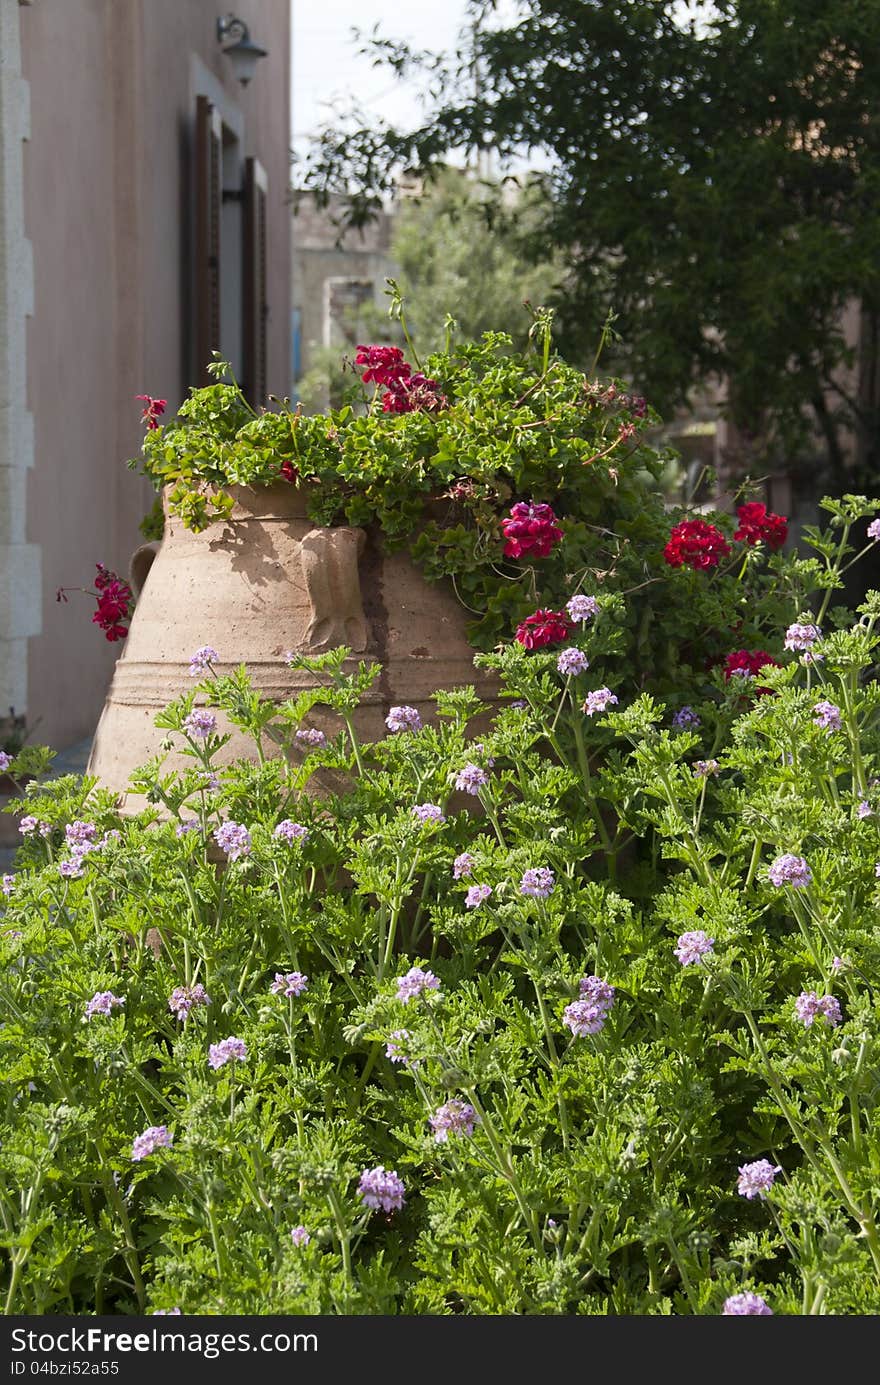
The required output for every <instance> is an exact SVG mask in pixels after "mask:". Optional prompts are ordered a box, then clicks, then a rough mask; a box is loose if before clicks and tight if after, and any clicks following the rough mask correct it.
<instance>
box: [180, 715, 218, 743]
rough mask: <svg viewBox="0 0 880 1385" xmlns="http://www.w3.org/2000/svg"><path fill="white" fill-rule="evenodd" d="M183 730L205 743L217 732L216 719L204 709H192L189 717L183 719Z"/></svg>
mask: <svg viewBox="0 0 880 1385" xmlns="http://www.w3.org/2000/svg"><path fill="white" fill-rule="evenodd" d="M183 729H184V731H186V732H187V733H188V734H189V735H190V736H198V737H199V738H200V739H201V740H203V741H206V740H207V739H208V737H209V736H213V734H214V732H215V731H216V730H217V718H216V717H215V716H214V713H213V712H209V711H208V710H207V708H206V707H194V708H193V710H192V711H191V712H190V714H189V716H188V717H184V719H183Z"/></svg>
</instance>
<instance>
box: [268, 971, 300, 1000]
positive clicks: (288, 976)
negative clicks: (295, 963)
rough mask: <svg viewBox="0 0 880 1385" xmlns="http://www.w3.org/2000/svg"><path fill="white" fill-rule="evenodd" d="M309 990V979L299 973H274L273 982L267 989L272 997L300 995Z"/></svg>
mask: <svg viewBox="0 0 880 1385" xmlns="http://www.w3.org/2000/svg"><path fill="white" fill-rule="evenodd" d="M308 988H309V978H308V977H307V976H305V975H304V974H303V973H302V972H301V971H287V972H284V971H276V973H275V980H274V981H273V982H272V985H271V986H270V987H269V990H270V991H271V992H272V994H273V995H285V996H288V997H289V996H296V995H302V993H303V991H307V990H308Z"/></svg>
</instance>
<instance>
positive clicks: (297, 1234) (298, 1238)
mask: <svg viewBox="0 0 880 1385" xmlns="http://www.w3.org/2000/svg"><path fill="white" fill-rule="evenodd" d="M290 1239H291V1240H292V1241H293V1244H294V1245H295V1246H296V1248H297V1250H299V1249H300V1247H301V1246H307V1245H308V1243H309V1241H310V1240H311V1239H312V1238H311V1236H310V1235H309V1231H308V1228H307V1227H305V1226H295V1227H293V1229H292V1230H291V1233H290Z"/></svg>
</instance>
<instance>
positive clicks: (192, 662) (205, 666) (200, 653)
mask: <svg viewBox="0 0 880 1385" xmlns="http://www.w3.org/2000/svg"><path fill="white" fill-rule="evenodd" d="M219 658H220V655H219V654H218V653H217V651H216V649H212V648H211V646H210V645H209V644H203V645H202V647H201V648H200V649H197V650H196V652H195V654H190V656H189V676H190V678H200V677H201V676H202V674H203V673H210V671H211V665H212V664H216V662H217V660H218V659H219Z"/></svg>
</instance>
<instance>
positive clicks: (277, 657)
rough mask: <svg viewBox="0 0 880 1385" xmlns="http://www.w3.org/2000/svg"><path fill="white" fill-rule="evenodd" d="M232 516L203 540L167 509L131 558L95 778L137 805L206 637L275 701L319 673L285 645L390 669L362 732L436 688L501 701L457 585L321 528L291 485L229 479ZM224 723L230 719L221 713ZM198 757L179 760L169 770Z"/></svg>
mask: <svg viewBox="0 0 880 1385" xmlns="http://www.w3.org/2000/svg"><path fill="white" fill-rule="evenodd" d="M232 490H233V494H234V496H235V500H236V504H235V508H234V509H233V511H232V513H231V516H230V519H229V520H228V521H227V522H225V523H221V522H218V523H216V524H213V525H211V526H210V527H209V528H208V529H206V530H205V531H204V532H203V533H201V534H193V533H191V532H190V531H189V530H188V529H185V528H184V526H183V524H182V523H181V521H180V520H179V519H177V518H173V517H171V516H169V515H168V513H167V506H166V519H165V537H164V539H163V540H162V543H161V544H146V545H144V546H143V547H141V548H139V549H138V550H137V552H136V553H135V555H134V557H133V559H132V567H131V580H132V584H133V586H134V588H135V590H136V591H137V592H138V600H137V606H136V609H135V613H134V617H133V619H132V623H131V629H130V631H129V634H128V638H127V639H126V641H125V646H124V649H123V651H122V656H121V658H120V659H119V662H118V663H117V665H116V671H115V674H114V678H113V682H112V685H111V687H110V692H109V694H108V697H107V702H106V704H105V707H104V711H103V714H102V716H101V720H100V722H99V723H98V728H97V731H96V733H95V740H94V744H93V746H92V753H91V758H90V760H89V764H88V769H87V773H89V774H93V775H96V776H97V778H98V779H99V780H100V781H101V783H102V784H103V785H105V786H106V787H108V788H110V789H113V790H115V791H116V792H117V793H118V794H119V795H120V796H121V797H122V799H123V804H122V806H123V808H128V810H129V811H133V810H136V809H137V808H140V807H142V806H143V804H142V801H141V800H140V799H136V798H135V797H134V796H131V795H127V793H126V790H127V784H128V778H129V775H130V774H131V772H132V770H134V769H136V768H137V767H138V766H139V765H141V764H143V763H144V762H145V761H146V760H148V759H149V758H150V756H151V755H155V754H156V753H157V752H158V750H159V745H160V742H161V741H162V739H163V738H164V736H165V735H166V733H165V732H164V731H160V730H158V729H157V728H156V727H155V726H154V724H153V720H154V717H155V715H156V713H157V712H158V711H160V710H161V709H162V708H163V707H165V706H166V705H167V703H169V702H170V701H172V700H173V699H174V698H175V697H179V696H180V694H181V693H183V692H187V691H189V690H190V689H191V688H192V686H193V679H191V678H190V676H189V660H190V656H191V654H192V653H193V652H194V650H196V649H198V648H199V647H200V646H202V645H210V646H211V647H213V648H214V649H216V650H217V652H218V654H219V656H220V659H219V662H218V664H217V666H216V667H217V671H218V672H219V673H221V674H222V673H230V672H232V671H234V670H235V669H236V668H237V667H238V665H239V664H242V663H243V664H246V665H247V668H248V671H249V674H250V676H251V678H252V679H253V681H254V685H255V687H256V688H257V689H258V690H259V692H260V693H261V694H262V695H263V696H267V697H271V698H272V699H274V700H276V701H283V700H284V699H286V698H288V697H291V696H293V695H295V694H296V693H298V692H300V691H301V690H302V689H303V688H306V687H310V686H314V684H315V683H316V682H320V681H321V680H320V679H315V678H314V677H313V676H312V675H311V674H309V673H307V672H305V671H302V670H292V669H290V668H288V666H287V664H286V661H285V657H284V656H285V652H286V651H287V650H295V651H297V652H299V653H306V654H319V653H321V652H323V651H325V650H328V649H333V648H335V647H337V646H338V645H342V644H345V645H348V646H349V647H350V648H351V650H352V651H353V657H352V659H351V661H350V666H351V667H352V668H354V667H355V665H356V663H357V662H358V660H360V659H364V660H367V661H374V662H376V663H380V664H381V665H382V673H381V676H380V677H379V679H378V680H377V682H376V683H375V684H374V686H373V688H372V690H371V691H370V693H368V694H367V697H366V699H365V701H364V703H363V704H362V706H361V707H360V709H359V710H358V713H357V717H356V724H357V727H358V731H359V733H360V734H361V735H362V736H363V738H364V739H366V740H372V739H378V738H379V737H381V736H382V735H384V734H385V726H384V718H385V716H386V715H387V713H388V710H389V708H390V707H391V706H392V705H395V704H402V703H406V704H409V705H410V706H413V707H417V708H418V709H419V711H420V712H421V714H422V717H423V719H425V720H430V719H431V717H432V712H433V704H432V699H433V696H434V693H435V692H436V691H437V689H439V688H452V687H456V686H460V685H462V684H466V683H473V684H475V685H476V687H477V691H478V692H479V694H480V695H481V696H482V697H484V698H487V699H491V698H492V697H493V695H494V693H495V690H496V684H495V682H494V680H493V679H491V678H489V677H488V676H487V675H486V674H485V673H482V672H480V671H478V670H477V669H475V668H474V665H473V656H474V650H473V648H472V647H471V646H470V644H469V643H468V641H467V638H466V636H465V626H466V621H467V617H466V612H465V611H464V610H463V608H462V607H461V605H460V604H459V602H458V601H457V600H456V598H455V595H454V593H453V592H452V590H451V587H449V588H448V587H446V586H445V585H444V584H441V583H428V582H426V581H425V579H424V578H423V577H422V575H421V573H420V571H419V569H418V568H417V567H416V566H415V564H414V563H413V562H412V561H411V559H410V558H409V557H408V556H407V554H406V553H395V554H392V555H388V554H386V553H385V552H384V551H383V549H382V547H381V542H380V539H379V537H378V536H375V535H373V534H370V533H367V532H366V531H365V530H363V529H356V528H347V527H341V526H340V527H338V528H329V529H324V528H316V527H315V526H314V525H313V524H312V523H311V521H310V520H309V519H307V518H306V513H305V497H304V496H303V494H302V493H301V492H300V491H299V490H298V489H297V488H296V487H294V486H291V485H288V484H287V483H282V484H279V485H276V486H267V487H261V488H259V489H254V490H251V489H246V488H244V487H233V488H232ZM221 720H222V719H221ZM308 723H309V725H313V726H317V727H319V728H320V729H322V730H324V731H325V732H326V733H327V734H335V733H336V732H337V731H338V729H339V723H338V722H337V721H336V720H335V718H334V716H333V714H332V713H330V712H329V711H328V710H326V709H323V708H315V710H314V712H313V714H312V715H310V716H309V718H308ZM224 729H227V730H229V731H231V732H232V740H231V741H230V742H229V744H228V745H227V746H226V747H225V749H224V750H223V751H222V752H221V755H220V757H219V758H220V760H221V761H222V762H224V763H228V762H229V761H231V760H234V759H238V758H241V757H251V756H252V755H253V754H254V748H253V745H252V743H251V742H250V741H249V740H248V739H247V738H246V737H244V736H243V735H242V734H241V733H240V732H238V731H237V730H235V728H233V727H224ZM187 764H188V765H191V764H192V762H191V761H187V760H183V759H180V758H179V757H176V756H175V755H173V754H172V755H171V756H169V758H168V761H167V762H166V769H172V768H180V767H183V766H184V765H187Z"/></svg>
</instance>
